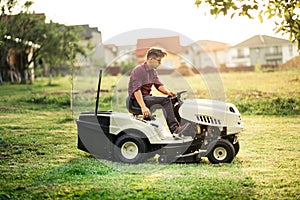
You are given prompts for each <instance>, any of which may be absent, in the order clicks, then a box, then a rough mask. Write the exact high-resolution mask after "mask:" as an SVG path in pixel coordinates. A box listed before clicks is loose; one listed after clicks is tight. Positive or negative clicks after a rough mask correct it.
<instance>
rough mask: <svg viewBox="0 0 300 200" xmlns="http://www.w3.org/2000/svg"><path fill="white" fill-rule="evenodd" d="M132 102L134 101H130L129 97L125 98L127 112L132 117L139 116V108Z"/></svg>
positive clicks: (140, 111)
mask: <svg viewBox="0 0 300 200" xmlns="http://www.w3.org/2000/svg"><path fill="white" fill-rule="evenodd" d="M133 101H135V100H132V99H131V98H130V97H129V96H127V98H126V108H127V110H128V111H129V112H130V113H132V114H134V115H141V114H142V110H141V107H140V106H139V105H138V103H137V102H133Z"/></svg>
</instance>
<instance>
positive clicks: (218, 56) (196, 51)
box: [182, 40, 229, 69]
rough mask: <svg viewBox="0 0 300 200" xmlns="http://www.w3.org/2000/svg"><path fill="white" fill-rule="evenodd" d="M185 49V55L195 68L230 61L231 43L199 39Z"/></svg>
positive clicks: (218, 64)
mask: <svg viewBox="0 0 300 200" xmlns="http://www.w3.org/2000/svg"><path fill="white" fill-rule="evenodd" d="M183 49H184V50H183V52H182V55H183V57H184V58H185V60H187V61H188V62H189V63H190V65H192V66H193V67H194V68H198V69H203V68H207V67H220V66H223V65H225V63H226V62H227V61H228V56H227V55H228V49H229V45H228V44H226V43H223V42H218V41H212V40H198V41H196V42H194V43H192V44H190V45H188V46H185V47H183Z"/></svg>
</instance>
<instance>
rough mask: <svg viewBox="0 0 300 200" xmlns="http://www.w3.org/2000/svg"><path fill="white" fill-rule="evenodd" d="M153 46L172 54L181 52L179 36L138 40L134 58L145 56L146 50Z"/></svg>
mask: <svg viewBox="0 0 300 200" xmlns="http://www.w3.org/2000/svg"><path fill="white" fill-rule="evenodd" d="M155 46H156V47H161V48H164V49H165V50H166V51H167V52H171V53H174V54H176V53H180V51H181V45H180V40H179V36H171V37H162V38H147V39H138V40H137V45H136V51H135V54H136V56H145V54H146V53H147V51H148V49H149V48H151V47H155Z"/></svg>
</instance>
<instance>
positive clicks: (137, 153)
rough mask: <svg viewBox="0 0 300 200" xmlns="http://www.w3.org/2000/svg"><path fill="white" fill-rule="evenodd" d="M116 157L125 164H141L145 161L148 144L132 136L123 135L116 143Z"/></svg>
mask: <svg viewBox="0 0 300 200" xmlns="http://www.w3.org/2000/svg"><path fill="white" fill-rule="evenodd" d="M115 145H116V146H115V151H114V155H115V157H116V159H117V160H119V161H121V162H124V163H141V162H144V161H145V158H146V155H145V152H146V143H145V142H144V140H142V139H141V138H138V137H136V136H132V135H128V134H126V135H122V136H121V137H119V138H118V139H117V141H116V143H115Z"/></svg>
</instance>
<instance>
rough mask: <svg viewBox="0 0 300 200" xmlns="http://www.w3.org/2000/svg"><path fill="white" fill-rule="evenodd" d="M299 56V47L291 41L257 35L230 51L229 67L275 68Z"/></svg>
mask: <svg viewBox="0 0 300 200" xmlns="http://www.w3.org/2000/svg"><path fill="white" fill-rule="evenodd" d="M296 55H297V45H296V44H293V43H291V42H290V41H289V40H285V39H281V38H276V37H271V36H266V35H255V36H253V37H251V38H249V39H247V40H245V41H243V42H241V43H239V44H237V45H235V46H232V47H231V48H230V50H229V57H230V61H229V62H228V64H227V66H228V67H238V66H244V67H250V66H255V65H261V66H275V67H277V66H278V65H280V64H282V63H285V62H286V61H287V60H289V59H291V58H292V57H294V56H296Z"/></svg>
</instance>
